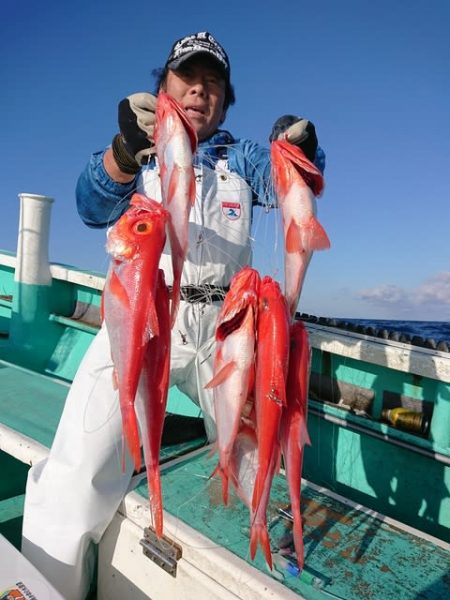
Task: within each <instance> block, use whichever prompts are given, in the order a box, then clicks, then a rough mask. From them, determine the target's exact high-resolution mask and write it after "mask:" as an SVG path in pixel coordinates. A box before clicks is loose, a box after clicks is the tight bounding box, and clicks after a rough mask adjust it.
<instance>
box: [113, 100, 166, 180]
mask: <svg viewBox="0 0 450 600" xmlns="http://www.w3.org/2000/svg"><path fill="white" fill-rule="evenodd" d="M155 110H156V98H155V96H153V95H152V94H149V93H147V92H141V93H138V94H132V95H131V96H128V97H127V98H124V100H122V101H121V102H120V103H119V129H120V134H117V135H116V136H115V137H114V139H113V143H112V150H113V155H114V159H115V161H116V162H117V164H118V166H119V168H120V170H121V171H123V172H124V173H129V174H135V173H137V172H138V171H139V169H140V165H141V164H142V163H143V162H147V160H148V157H149V155H150V154H151V153H152V152H154V150H155V146H154V142H153V133H154V129H155Z"/></svg>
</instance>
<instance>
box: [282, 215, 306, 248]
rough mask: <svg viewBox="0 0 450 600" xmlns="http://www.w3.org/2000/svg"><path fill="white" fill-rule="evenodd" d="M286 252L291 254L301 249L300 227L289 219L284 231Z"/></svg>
mask: <svg viewBox="0 0 450 600" xmlns="http://www.w3.org/2000/svg"><path fill="white" fill-rule="evenodd" d="M285 243H286V252H288V253H289V254H292V253H293V252H301V251H302V250H303V236H302V232H301V229H300V227H299V226H298V225H297V223H296V222H295V221H294V219H292V220H291V222H290V223H289V227H288V230H287V233H286V242H285Z"/></svg>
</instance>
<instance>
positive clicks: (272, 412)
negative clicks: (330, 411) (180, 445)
mask: <svg viewBox="0 0 450 600" xmlns="http://www.w3.org/2000/svg"><path fill="white" fill-rule="evenodd" d="M289 325H290V315H289V310H288V305H287V301H286V298H285V297H284V295H283V293H282V291H281V288H280V285H279V283H278V282H277V281H275V280H274V279H272V278H271V277H269V276H267V275H266V276H265V277H263V279H262V280H261V284H260V291H259V301H258V325H257V351H256V375H255V410H256V435H257V441H258V471H257V475H256V480H255V485H254V490H253V496H252V513H253V515H254V519H253V522H252V525H251V531H250V556H251V558H252V559H253V558H254V557H255V554H256V549H257V545H258V543H259V544H260V545H261V548H262V550H263V553H264V555H265V558H266V561H267V564H268V565H269V567H270V568H272V556H271V552H270V543H269V537H268V532H267V523H266V508H267V503H268V500H269V495H270V488H271V485H272V479H273V476H274V474H275V472H276V471H277V470H278V469H279V464H280V456H281V450H280V441H279V433H280V422H281V415H282V412H283V410H284V408H285V407H286V380H287V372H288V361H289Z"/></svg>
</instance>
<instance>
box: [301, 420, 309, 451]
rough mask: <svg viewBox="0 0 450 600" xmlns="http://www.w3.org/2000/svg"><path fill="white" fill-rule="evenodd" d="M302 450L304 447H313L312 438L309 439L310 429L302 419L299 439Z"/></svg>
mask: <svg viewBox="0 0 450 600" xmlns="http://www.w3.org/2000/svg"><path fill="white" fill-rule="evenodd" d="M299 445H300V448H303V446H305V445H307V446H311V438H310V437H309V433H308V428H307V427H306V423H305V419H302V421H301V425H300V439H299Z"/></svg>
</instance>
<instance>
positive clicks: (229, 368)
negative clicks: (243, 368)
mask: <svg viewBox="0 0 450 600" xmlns="http://www.w3.org/2000/svg"><path fill="white" fill-rule="evenodd" d="M235 369H236V362H235V361H234V360H232V361H230V362H229V363H227V364H226V365H224V366H223V367H222V368H221V369H220V370H219V371H218V372H217V373H216V374H215V375H214V377H213V378H212V379H211V381H210V382H209V383H207V384H206V385H205V389H209V388H214V387H216V386H218V385H220V384H221V383H223V382H224V381H225V380H226V379H227V378H228V377H229V376H230V375H231V373H232V372H233V371H234V370H235Z"/></svg>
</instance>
